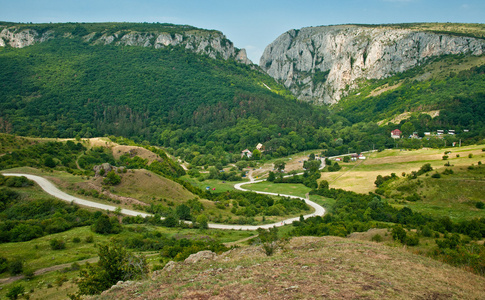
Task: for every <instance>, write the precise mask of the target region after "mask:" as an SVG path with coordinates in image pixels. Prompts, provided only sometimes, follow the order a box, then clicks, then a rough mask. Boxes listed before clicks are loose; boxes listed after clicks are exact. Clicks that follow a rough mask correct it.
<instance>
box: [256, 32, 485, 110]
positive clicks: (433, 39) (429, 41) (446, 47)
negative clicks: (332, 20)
mask: <svg viewBox="0 0 485 300" xmlns="http://www.w3.org/2000/svg"><path fill="white" fill-rule="evenodd" d="M484 52H485V41H484V40H481V39H477V38H473V37H466V36H453V35H448V34H437V33H433V32H426V31H418V30H412V29H396V28H390V27H387V28H386V27H372V26H357V25H341V26H323V27H308V28H303V29H301V30H290V31H288V32H286V33H284V34H282V35H281V36H279V37H278V38H277V39H276V40H275V41H274V42H273V43H271V44H270V45H268V46H267V47H266V49H265V51H264V53H263V56H262V57H261V60H260V67H261V68H262V69H263V70H265V71H266V72H267V73H268V74H269V75H270V76H272V77H273V78H275V79H276V80H278V81H280V82H282V83H284V84H285V86H286V87H288V88H289V89H290V90H291V91H292V92H293V93H294V94H295V96H297V97H298V98H299V99H301V100H309V101H315V102H319V103H327V104H333V103H336V102H338V101H339V100H340V99H341V97H342V96H344V95H346V94H347V93H348V92H349V91H351V90H352V89H354V88H356V87H357V86H358V83H359V79H382V78H385V77H387V76H390V75H392V74H395V73H397V72H403V71H406V70H409V69H411V68H413V67H415V66H417V65H419V64H421V63H423V62H425V61H426V60H427V59H429V58H431V57H434V56H440V55H446V54H461V53H466V54H471V55H482V54H483V53H484Z"/></svg>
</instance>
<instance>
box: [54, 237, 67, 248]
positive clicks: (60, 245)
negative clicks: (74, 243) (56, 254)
mask: <svg viewBox="0 0 485 300" xmlns="http://www.w3.org/2000/svg"><path fill="white" fill-rule="evenodd" d="M50 245H51V249H52V250H62V249H66V243H65V242H64V241H63V240H58V239H53V240H51V242H50Z"/></svg>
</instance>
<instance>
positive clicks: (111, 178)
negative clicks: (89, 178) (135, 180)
mask: <svg viewBox="0 0 485 300" xmlns="http://www.w3.org/2000/svg"><path fill="white" fill-rule="evenodd" d="M120 182H121V176H120V175H118V174H116V173H115V171H109V172H108V175H106V177H105V178H104V179H103V183H104V184H108V185H117V184H119V183H120Z"/></svg>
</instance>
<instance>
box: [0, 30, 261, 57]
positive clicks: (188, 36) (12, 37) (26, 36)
mask: <svg viewBox="0 0 485 300" xmlns="http://www.w3.org/2000/svg"><path fill="white" fill-rule="evenodd" d="M72 37H73V35H72V34H70V33H64V34H62V35H60V34H58V33H57V32H56V31H55V29H53V30H49V31H46V32H44V33H39V32H38V31H36V30H35V29H19V28H17V27H15V26H13V27H6V26H3V27H2V26H0V47H5V46H7V45H9V46H10V47H14V48H23V47H27V46H31V45H34V44H36V43H42V42H45V41H48V40H50V39H53V38H72ZM82 38H83V39H84V41H85V42H88V43H91V44H93V45H100V44H101V45H108V44H114V45H124V46H138V47H154V48H157V49H159V48H163V47H167V46H179V47H184V48H185V49H187V50H190V51H194V52H195V53H198V54H205V55H208V56H209V57H211V58H218V57H220V58H223V59H226V60H227V59H230V58H234V59H236V60H238V61H239V62H241V63H244V64H252V62H251V61H250V60H249V59H248V58H247V56H246V51H245V50H244V49H241V50H238V49H236V48H235V47H234V44H233V43H232V42H231V41H229V40H228V39H227V38H226V37H225V36H224V35H223V34H222V33H220V32H217V31H204V30H192V31H184V32H183V33H175V34H174V33H167V32H137V31H126V30H124V31H119V32H116V33H102V32H91V33H89V34H86V35H84V36H82Z"/></svg>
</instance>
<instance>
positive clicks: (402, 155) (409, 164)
mask: <svg viewBox="0 0 485 300" xmlns="http://www.w3.org/2000/svg"><path fill="white" fill-rule="evenodd" d="M483 147H484V146H483V145H474V146H467V147H461V148H446V149H420V150H414V151H400V150H394V149H393V150H385V151H382V152H374V153H373V154H371V155H370V156H368V159H367V160H365V161H363V162H362V163H360V164H359V163H358V162H353V163H339V164H340V165H341V166H342V170H340V171H339V172H325V173H322V177H321V178H320V180H327V181H328V182H329V183H330V187H331V188H339V189H344V190H348V191H354V192H358V193H368V192H372V191H374V190H375V189H376V186H375V185H374V181H375V180H376V177H377V176H378V175H382V176H385V175H390V174H391V173H395V174H397V175H399V176H400V175H401V174H402V173H403V172H405V173H406V174H408V173H410V172H411V171H417V170H419V168H420V167H421V166H422V165H423V164H425V163H430V164H431V166H432V167H433V168H435V169H436V168H438V169H439V168H443V169H444V168H445V167H444V166H443V165H444V163H445V161H443V160H442V157H443V155H444V152H448V151H451V153H450V154H448V156H449V157H450V158H449V159H448V161H449V162H450V163H451V164H454V165H455V166H469V165H471V164H472V163H474V164H477V163H478V161H480V160H482V161H483V162H485V152H482V150H481V149H482V148H483ZM470 153H471V154H473V157H472V158H468V154H470ZM457 154H459V155H460V157H456V155H457Z"/></svg>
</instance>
